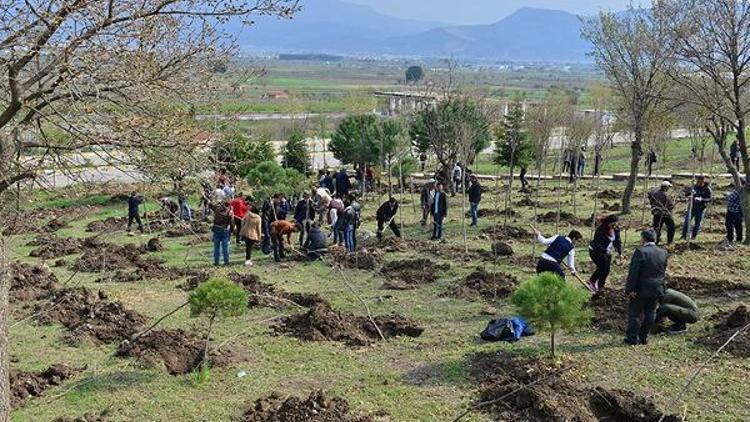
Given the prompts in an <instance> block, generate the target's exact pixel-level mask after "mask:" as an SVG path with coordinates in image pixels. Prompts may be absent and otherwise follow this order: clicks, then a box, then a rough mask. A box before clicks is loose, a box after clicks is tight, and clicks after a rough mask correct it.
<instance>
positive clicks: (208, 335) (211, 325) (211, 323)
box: [201, 315, 216, 368]
mask: <svg viewBox="0 0 750 422" xmlns="http://www.w3.org/2000/svg"><path fill="white" fill-rule="evenodd" d="M215 319H216V315H211V318H210V319H209V320H208V331H207V332H206V344H205V346H204V347H203V361H202V362H201V368H206V367H208V364H209V362H208V345H209V343H210V342H211V331H213V329H214V320H215Z"/></svg>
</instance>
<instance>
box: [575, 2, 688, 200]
mask: <svg viewBox="0 0 750 422" xmlns="http://www.w3.org/2000/svg"><path fill="white" fill-rule="evenodd" d="M583 37H584V38H586V39H587V40H589V41H590V42H591V44H592V45H593V51H592V53H591V55H592V56H593V57H594V59H595V60H596V63H597V65H598V66H599V68H600V69H601V70H602V71H603V72H604V73H605V74H606V76H607V79H609V81H610V83H611V84H612V87H613V89H614V91H615V92H616V93H617V94H618V95H619V96H620V97H622V101H621V104H622V107H621V108H620V109H619V110H617V114H618V119H621V120H623V121H625V122H627V126H628V128H629V130H630V131H631V132H632V134H633V141H632V143H631V145H630V146H631V158H630V176H629V177H628V183H627V185H626V187H625V191H624V193H623V197H622V212H623V213H624V214H626V213H630V202H631V198H632V196H633V191H634V190H635V184H636V180H637V178H638V165H639V163H640V159H641V155H642V154H643V138H644V132H645V130H646V125H647V122H648V121H649V119H651V118H652V117H653V116H654V115H655V113H657V112H658V110H659V107H658V105H659V103H660V102H661V101H664V97H665V95H664V94H665V93H666V92H667V90H668V89H669V85H670V83H669V82H670V81H669V79H668V78H667V77H666V73H667V72H668V71H669V69H670V68H671V67H672V65H673V49H674V47H673V44H674V43H673V42H672V39H673V38H672V36H671V34H670V30H669V27H668V26H666V25H665V23H664V22H663V21H662V20H661V19H657V18H656V17H655V15H654V14H653V13H651V11H650V10H646V9H642V8H635V7H632V6H631V7H630V9H629V10H627V12H626V13H619V14H614V13H609V12H601V13H600V14H599V16H598V17H596V18H593V19H589V20H588V21H586V22H585V24H584V28H583Z"/></svg>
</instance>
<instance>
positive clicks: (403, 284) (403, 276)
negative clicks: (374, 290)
mask: <svg viewBox="0 0 750 422" xmlns="http://www.w3.org/2000/svg"><path fill="white" fill-rule="evenodd" d="M449 268H450V266H449V265H448V264H438V263H436V262H434V261H432V260H429V259H426V258H418V259H410V260H403V261H390V262H388V263H386V264H385V265H383V268H381V269H380V273H381V274H382V275H383V276H384V277H386V278H387V279H388V280H387V281H386V282H385V283H383V287H385V288H386V289H394V290H408V289H415V288H417V287H419V286H420V285H422V284H429V283H434V282H435V281H436V280H437V277H436V274H435V273H436V272H438V271H446V270H448V269H449Z"/></svg>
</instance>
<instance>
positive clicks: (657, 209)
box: [648, 180, 676, 245]
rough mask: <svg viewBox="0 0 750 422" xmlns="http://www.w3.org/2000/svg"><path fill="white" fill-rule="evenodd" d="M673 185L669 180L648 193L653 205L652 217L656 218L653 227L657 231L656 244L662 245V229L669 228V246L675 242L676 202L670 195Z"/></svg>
mask: <svg viewBox="0 0 750 422" xmlns="http://www.w3.org/2000/svg"><path fill="white" fill-rule="evenodd" d="M671 188H672V183H670V182H669V181H668V180H665V181H663V182H661V186H659V187H658V188H656V189H653V190H652V191H650V192H649V193H648V201H649V203H650V204H651V215H652V216H653V217H654V219H653V223H652V225H651V227H652V228H653V229H654V230H655V231H656V244H657V245H658V244H661V229H662V227H663V226H664V225H666V226H667V244H668V245H671V244H672V242H674V234H675V230H676V229H675V224H674V218H673V217H672V211H674V200H673V199H672V196H671V195H669V189H671Z"/></svg>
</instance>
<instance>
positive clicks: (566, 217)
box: [537, 211, 586, 226]
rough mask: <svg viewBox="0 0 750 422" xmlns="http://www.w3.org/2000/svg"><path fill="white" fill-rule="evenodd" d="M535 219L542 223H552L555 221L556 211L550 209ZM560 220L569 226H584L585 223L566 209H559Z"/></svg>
mask: <svg viewBox="0 0 750 422" xmlns="http://www.w3.org/2000/svg"><path fill="white" fill-rule="evenodd" d="M537 221H539V222H542V223H554V222H556V221H557V212H556V211H550V212H548V213H546V214H543V215H540V216H538V217H537ZM560 222H561V223H567V224H568V225H571V226H584V225H586V224H585V223H584V221H583V220H581V219H580V218H578V217H576V216H575V215H573V214H571V213H569V212H567V211H560Z"/></svg>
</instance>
